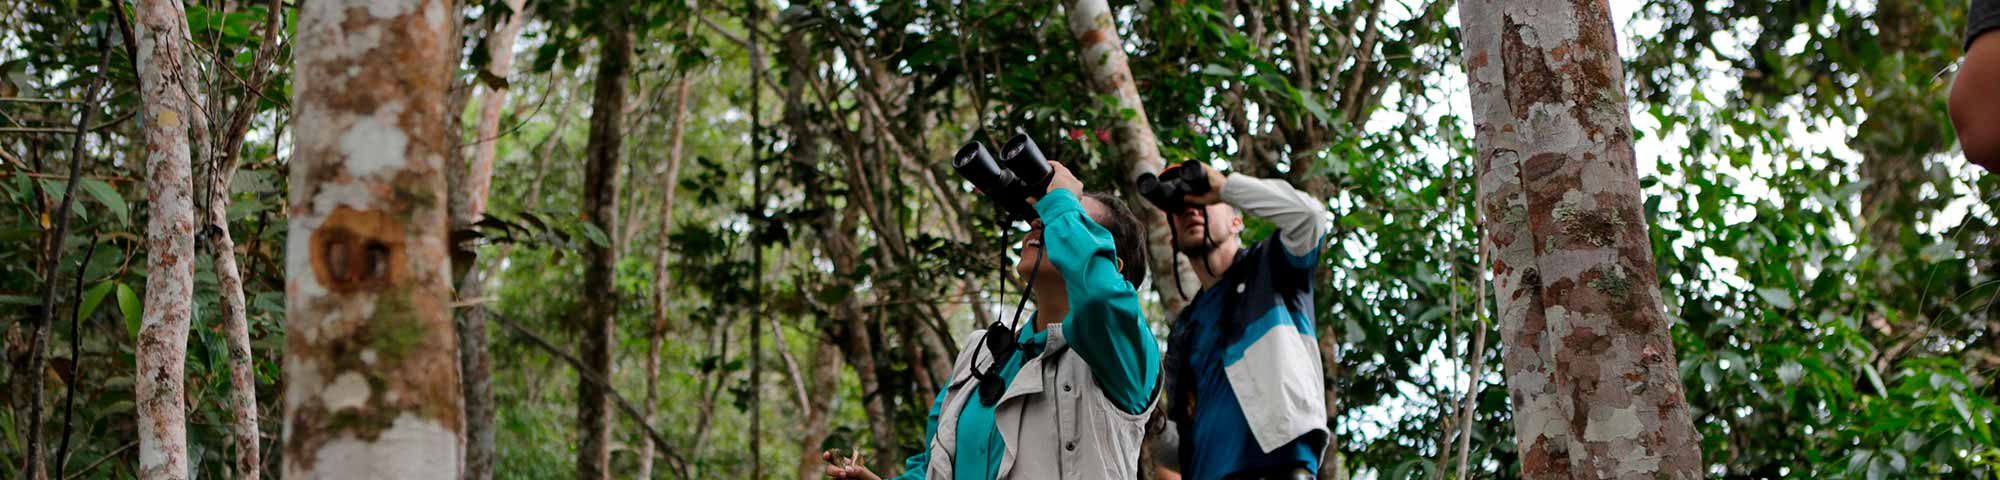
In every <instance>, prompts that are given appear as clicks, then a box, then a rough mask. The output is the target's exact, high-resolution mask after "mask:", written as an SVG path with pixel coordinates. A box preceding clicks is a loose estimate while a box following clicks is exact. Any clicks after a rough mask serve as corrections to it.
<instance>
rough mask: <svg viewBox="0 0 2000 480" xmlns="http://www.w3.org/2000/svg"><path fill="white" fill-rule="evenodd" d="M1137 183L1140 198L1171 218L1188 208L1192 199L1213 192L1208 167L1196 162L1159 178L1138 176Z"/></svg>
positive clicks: (1147, 174) (1165, 172) (1169, 168)
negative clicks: (1189, 197) (1209, 191)
mask: <svg viewBox="0 0 2000 480" xmlns="http://www.w3.org/2000/svg"><path fill="white" fill-rule="evenodd" d="M1138 182H1139V185H1138V187H1139V196H1142V197H1146V201H1148V202H1152V203H1153V206H1155V207H1159V208H1160V211H1163V212H1167V214H1169V215H1171V214H1174V213H1177V212H1180V211H1181V209H1184V208H1187V207H1188V203H1187V197H1188V196H1189V195H1202V194H1206V193H1208V190H1209V188H1212V187H1211V186H1210V185H1209V184H1208V167H1205V166H1202V164H1201V162H1197V161H1194V160H1188V161H1186V162H1182V163H1181V164H1180V165H1177V166H1173V167H1168V168H1167V169H1166V170H1161V171H1160V174H1159V175H1154V174H1152V173H1142V174H1139V179H1138Z"/></svg>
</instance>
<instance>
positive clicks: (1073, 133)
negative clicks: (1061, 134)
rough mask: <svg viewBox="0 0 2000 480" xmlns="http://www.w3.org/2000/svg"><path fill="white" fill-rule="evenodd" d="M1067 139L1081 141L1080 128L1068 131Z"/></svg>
mask: <svg viewBox="0 0 2000 480" xmlns="http://www.w3.org/2000/svg"><path fill="white" fill-rule="evenodd" d="M1069 139H1070V140H1075V141H1079V142H1081V141H1083V129H1081V128H1072V129H1069Z"/></svg>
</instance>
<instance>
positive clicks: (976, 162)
mask: <svg viewBox="0 0 2000 480" xmlns="http://www.w3.org/2000/svg"><path fill="white" fill-rule="evenodd" d="M951 168H952V169H953V170H957V171H958V176H960V177H965V180H966V181H968V182H972V186H973V187H976V188H978V189H979V191H980V192H981V193H984V194H986V198H989V199H992V200H993V203H997V204H1000V209H1001V210H1005V211H1007V213H1008V214H1010V215H1012V216H1013V217H1014V218H1015V219H1017V220H1022V221H1027V220H1034V219H1036V218H1039V217H1040V215H1037V214H1036V213H1035V208H1034V206H1032V205H1029V204H1028V199H1030V198H1041V197H1042V194H1043V193H1047V192H1048V189H1049V180H1050V179H1051V178H1052V177H1054V176H1055V170H1054V169H1053V168H1050V167H1049V159H1048V157H1046V156H1043V155H1042V150H1041V149H1040V148H1036V147H1035V139H1033V138H1029V137H1028V134H1025V133H1023V134H1018V135H1015V136H1014V138H1013V139H1011V140H1008V141H1007V144H1006V145H1003V146H1001V147H1000V160H999V161H998V162H995V161H994V160H993V155H992V154H991V153H988V152H987V150H986V145H984V144H981V143H979V141H978V140H974V141H971V142H966V143H965V146H964V147H961V148H959V149H958V154H957V155H954V156H952V159H951Z"/></svg>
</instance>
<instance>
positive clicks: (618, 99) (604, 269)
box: [576, 2, 632, 480]
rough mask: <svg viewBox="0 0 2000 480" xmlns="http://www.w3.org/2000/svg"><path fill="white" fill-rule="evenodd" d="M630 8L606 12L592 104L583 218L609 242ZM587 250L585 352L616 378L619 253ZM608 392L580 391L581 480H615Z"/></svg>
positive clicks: (616, 6)
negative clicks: (613, 366) (616, 269)
mask: <svg viewBox="0 0 2000 480" xmlns="http://www.w3.org/2000/svg"><path fill="white" fill-rule="evenodd" d="M625 8H626V7H625V4H624V3H623V2H614V3H613V4H611V5H608V6H606V8H605V9H604V11H603V12H604V16H603V17H602V18H601V19H600V21H601V22H602V23H601V24H600V26H599V28H598V37H597V41H598V48H600V49H602V50H601V53H600V54H599V59H598V64H597V77H596V80H595V82H596V87H595V90H594V91H593V92H592V95H593V98H592V99H591V113H590V139H589V143H588V144H587V145H586V146H585V147H584V156H585V157H586V160H585V165H584V170H583V181H584V187H583V213H584V216H585V217H586V218H587V219H588V220H589V222H590V223H591V225H595V226H596V227H597V229H598V231H600V232H605V233H606V234H609V233H610V232H613V231H616V229H617V224H618V219H619V216H618V165H619V163H620V161H619V159H620V157H622V156H623V154H624V151H625V148H624V142H625V138H624V137H625V90H626V85H625V83H626V81H627V80H629V79H630V77H631V67H632V37H631V32H630V26H629V25H627V24H626V20H625ZM584 250H585V256H586V258H588V259H589V260H588V261H589V263H588V266H586V267H585V269H584V274H583V291H584V292H588V293H589V295H590V296H592V297H593V299H591V300H588V301H585V302H584V304H583V314H582V316H581V317H582V325H581V327H582V334H581V335H580V336H579V338H580V340H579V342H580V343H581V348H579V349H578V350H580V353H581V354H582V357H583V361H584V363H585V364H586V365H589V367H590V368H591V369H593V370H595V371H598V372H610V371H611V348H612V346H613V338H614V335H615V332H614V327H615V326H616V324H615V322H613V321H612V320H613V316H614V315H616V314H617V313H618V312H617V302H616V301H614V300H613V298H615V297H616V296H617V292H616V290H615V285H613V284H612V283H611V277H612V273H613V271H612V268H613V267H614V266H615V265H617V264H618V248H617V246H615V245H608V244H599V243H596V242H591V243H590V245H589V246H588V247H586V248H585V249H584ZM607 374H608V373H607ZM609 388H610V386H609V385H599V384H597V383H595V382H591V381H589V380H585V379H579V380H578V383H577V405H576V409H577V412H576V413H577V432H578V433H577V435H578V437H579V440H578V445H577V449H576V474H577V478H578V479H580V480H593V479H606V478H610V477H611V413H612V412H611V395H610V390H609Z"/></svg>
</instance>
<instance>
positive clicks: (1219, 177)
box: [1181, 163, 1229, 206]
mask: <svg viewBox="0 0 2000 480" xmlns="http://www.w3.org/2000/svg"><path fill="white" fill-rule="evenodd" d="M1196 165H1201V172H1202V173H1205V174H1208V193H1203V194H1201V195H1184V196H1183V198H1182V199H1181V200H1182V201H1185V202H1187V203H1188V204H1190V205H1204V206H1206V205H1214V204H1217V203H1222V184H1223V183H1224V182H1228V181H1229V177H1228V176H1224V175H1223V174H1222V171H1220V170H1216V169H1213V168H1209V167H1208V165H1205V164H1199V163H1197V164H1196ZM1181 168H1187V167H1181Z"/></svg>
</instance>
